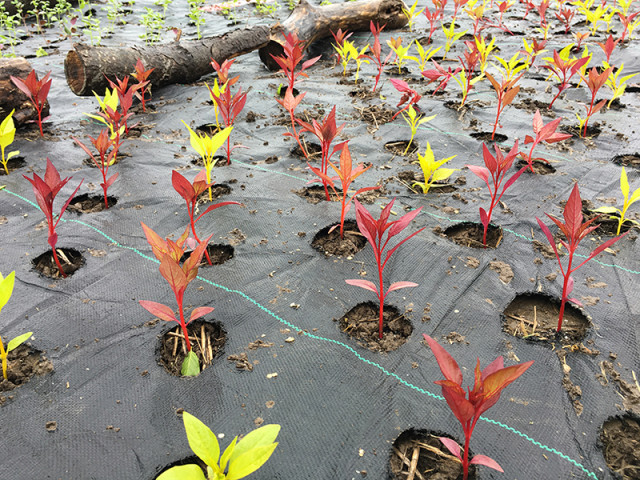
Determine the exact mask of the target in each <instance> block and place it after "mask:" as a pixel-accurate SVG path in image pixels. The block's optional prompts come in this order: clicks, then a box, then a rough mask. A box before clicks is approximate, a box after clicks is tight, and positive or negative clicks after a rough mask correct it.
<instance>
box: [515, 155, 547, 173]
mask: <svg viewBox="0 0 640 480" xmlns="http://www.w3.org/2000/svg"><path fill="white" fill-rule="evenodd" d="M525 165H527V161H526V160H525V159H523V158H522V159H520V160H518V163H516V168H518V169H520V168H522V167H524V166H525ZM524 173H531V169H530V168H529V169H527V170H525V171H524ZM533 173H534V174H537V175H551V174H552V173H556V169H555V168H554V167H553V166H552V165H550V164H548V163H547V162H543V161H540V160H534V161H533Z"/></svg>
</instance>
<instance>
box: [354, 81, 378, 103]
mask: <svg viewBox="0 0 640 480" xmlns="http://www.w3.org/2000/svg"><path fill="white" fill-rule="evenodd" d="M349 96H350V97H354V98H359V99H360V100H371V99H372V98H375V97H376V96H378V93H377V92H373V91H372V90H371V87H368V86H366V85H358V86H357V87H356V89H355V90H351V91H350V92H349Z"/></svg>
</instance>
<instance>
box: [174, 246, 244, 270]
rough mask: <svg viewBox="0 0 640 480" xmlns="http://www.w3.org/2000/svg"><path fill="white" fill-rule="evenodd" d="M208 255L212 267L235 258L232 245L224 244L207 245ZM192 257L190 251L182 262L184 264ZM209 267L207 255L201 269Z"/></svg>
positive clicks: (185, 253)
mask: <svg viewBox="0 0 640 480" xmlns="http://www.w3.org/2000/svg"><path fill="white" fill-rule="evenodd" d="M207 253H208V254H209V259H211V265H222V264H223V263H225V262H227V261H229V260H231V259H232V258H233V255H234V248H233V247H232V246H231V245H224V244H222V243H210V244H209V245H207ZM190 255H191V252H190V251H189V252H184V255H183V256H182V258H181V259H180V261H181V262H184V261H185V260H186V259H187V258H189V256H190ZM208 266H210V265H209V260H207V256H206V255H203V256H202V262H201V263H200V267H208Z"/></svg>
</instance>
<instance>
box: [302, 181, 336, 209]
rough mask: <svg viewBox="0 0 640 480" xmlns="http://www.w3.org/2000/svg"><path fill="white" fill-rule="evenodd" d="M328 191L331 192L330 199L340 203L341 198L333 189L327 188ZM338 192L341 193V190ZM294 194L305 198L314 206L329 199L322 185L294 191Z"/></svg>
mask: <svg viewBox="0 0 640 480" xmlns="http://www.w3.org/2000/svg"><path fill="white" fill-rule="evenodd" d="M327 190H328V192H329V198H331V201H333V202H339V201H340V198H339V197H338V196H336V194H335V193H334V192H333V189H332V188H331V187H327ZM336 190H337V191H338V193H341V190H340V189H336ZM292 192H293V193H295V194H296V195H298V196H299V197H302V198H304V199H305V200H306V201H307V202H309V203H311V204H313V205H315V204H317V203H320V202H323V201H325V200H326V199H327V194H326V192H325V191H324V187H323V186H322V185H311V186H310V187H304V188H301V189H299V190H292Z"/></svg>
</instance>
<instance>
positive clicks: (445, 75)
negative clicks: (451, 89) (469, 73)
mask: <svg viewBox="0 0 640 480" xmlns="http://www.w3.org/2000/svg"><path fill="white" fill-rule="evenodd" d="M431 63H433V66H434V67H435V68H432V69H430V70H425V71H424V72H422V76H423V77H425V78H427V79H429V83H432V82H436V81H440V84H439V85H438V87H437V88H436V89H435V90H434V91H433V94H432V95H435V94H436V92H437V91H438V90H440V89H442V90H443V91H444V89H445V88H447V84H448V83H449V80H451V79H452V78H453V77H454V76H455V75H457V74H458V73H459V72H460V71H461V70H462V67H458V68H456V69H455V70H451V67H449V68H448V69H447V70H445V69H444V67H442V66H441V65H440V64H439V63H438V62H436V61H435V60H431Z"/></svg>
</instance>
